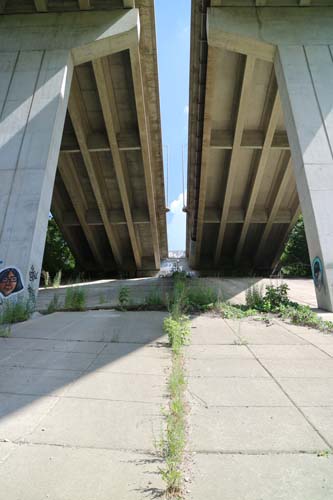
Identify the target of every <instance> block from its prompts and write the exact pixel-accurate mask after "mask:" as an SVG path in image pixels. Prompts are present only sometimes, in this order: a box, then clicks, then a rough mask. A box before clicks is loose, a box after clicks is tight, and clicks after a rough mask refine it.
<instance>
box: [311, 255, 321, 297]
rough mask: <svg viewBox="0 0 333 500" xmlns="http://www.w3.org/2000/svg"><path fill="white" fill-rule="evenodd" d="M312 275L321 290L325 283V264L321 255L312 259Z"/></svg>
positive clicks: (316, 285)
mask: <svg viewBox="0 0 333 500" xmlns="http://www.w3.org/2000/svg"><path fill="white" fill-rule="evenodd" d="M312 277H313V281H314V284H315V287H316V288H317V289H318V290H321V289H322V287H323V284H324V273H323V264H322V262H321V259H320V258H319V257H315V258H314V259H313V261H312Z"/></svg>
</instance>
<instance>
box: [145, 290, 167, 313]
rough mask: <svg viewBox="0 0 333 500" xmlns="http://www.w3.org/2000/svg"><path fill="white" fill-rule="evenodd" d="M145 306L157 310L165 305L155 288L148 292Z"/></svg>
mask: <svg viewBox="0 0 333 500" xmlns="http://www.w3.org/2000/svg"><path fill="white" fill-rule="evenodd" d="M145 305H146V306H148V307H149V308H150V307H152V308H153V307H154V308H157V309H160V308H162V307H164V305H165V304H164V301H163V298H162V295H161V293H160V291H159V290H158V288H155V289H154V290H151V291H150V292H149V294H148V295H147V297H146V299H145Z"/></svg>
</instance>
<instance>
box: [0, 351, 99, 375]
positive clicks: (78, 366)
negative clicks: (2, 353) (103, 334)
mask: <svg viewBox="0 0 333 500" xmlns="http://www.w3.org/2000/svg"><path fill="white" fill-rule="evenodd" d="M95 359H96V355H95V354H90V353H85V352H60V351H28V350H25V351H19V352H17V353H15V354H13V355H12V356H10V358H6V359H3V360H2V361H1V362H0V368H1V367H3V366H21V367H24V368H49V369H53V370H74V371H80V370H85V369H87V368H88V367H89V366H90V365H91V363H92V362H93V361H94V360H95Z"/></svg>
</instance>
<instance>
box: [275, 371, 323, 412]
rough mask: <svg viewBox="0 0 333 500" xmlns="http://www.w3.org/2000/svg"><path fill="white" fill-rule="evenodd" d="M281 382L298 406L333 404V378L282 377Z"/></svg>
mask: <svg viewBox="0 0 333 500" xmlns="http://www.w3.org/2000/svg"><path fill="white" fill-rule="evenodd" d="M279 383H280V384H281V386H282V387H283V389H284V390H285V391H286V393H287V394H288V395H289V396H290V397H291V398H292V400H293V401H294V402H295V403H296V404H297V405H298V406H333V378H327V379H325V378H280V379H279Z"/></svg>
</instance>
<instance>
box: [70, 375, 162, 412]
mask: <svg viewBox="0 0 333 500" xmlns="http://www.w3.org/2000/svg"><path fill="white" fill-rule="evenodd" d="M165 378H166V377H165V376H164V375H161V376H159V375H142V374H138V373H136V374H131V373H130V374H129V373H110V372H108V373H105V372H89V373H86V374H85V375H84V376H82V377H81V378H80V379H78V380H77V381H76V382H74V383H73V384H72V385H71V386H70V387H69V389H68V391H67V393H66V396H68V397H78V398H96V399H108V400H110V401H132V402H134V401H135V402H140V403H141V402H145V403H159V404H162V403H163V402H164V401H165V399H166V389H167V388H166V380H165Z"/></svg>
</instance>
